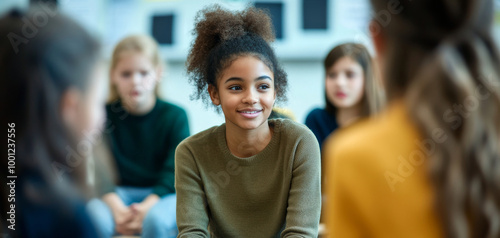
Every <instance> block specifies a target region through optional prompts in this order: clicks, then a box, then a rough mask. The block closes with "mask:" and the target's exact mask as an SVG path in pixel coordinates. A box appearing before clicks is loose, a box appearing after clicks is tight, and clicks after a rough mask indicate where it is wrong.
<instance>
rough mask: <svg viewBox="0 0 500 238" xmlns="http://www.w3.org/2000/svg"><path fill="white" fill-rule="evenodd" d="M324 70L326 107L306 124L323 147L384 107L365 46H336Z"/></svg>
mask: <svg viewBox="0 0 500 238" xmlns="http://www.w3.org/2000/svg"><path fill="white" fill-rule="evenodd" d="M324 67H325V104H326V106H325V108H316V109H314V110H312V111H311V112H310V113H309V114H308V115H307V118H306V122H305V124H306V126H307V127H309V129H311V131H312V132H313V133H314V135H315V136H316V138H317V139H318V142H319V146H320V147H322V146H323V142H324V141H325V139H326V138H327V137H328V135H330V133H332V132H333V131H334V130H336V129H337V128H339V127H345V126H347V125H350V124H352V123H353V122H355V121H357V120H359V119H362V118H365V117H368V116H370V115H373V114H375V113H376V112H378V111H379V110H380V108H381V107H382V104H383V92H382V88H381V87H380V86H379V82H378V81H377V80H376V77H375V75H374V72H373V63H372V59H371V57H370V53H368V50H367V49H366V48H365V47H364V46H363V45H361V44H355V43H345V44H341V45H338V46H336V47H335V48H333V49H332V50H331V51H330V52H329V53H328V55H327V56H326V58H325V60H324Z"/></svg>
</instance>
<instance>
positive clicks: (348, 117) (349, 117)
mask: <svg viewBox="0 0 500 238" xmlns="http://www.w3.org/2000/svg"><path fill="white" fill-rule="evenodd" d="M360 117H361V105H359V104H358V105H356V106H352V107H349V108H338V109H337V122H338V123H339V126H340V127H346V126H349V125H351V124H352V123H354V122H356V121H357V120H358V119H359V118H360Z"/></svg>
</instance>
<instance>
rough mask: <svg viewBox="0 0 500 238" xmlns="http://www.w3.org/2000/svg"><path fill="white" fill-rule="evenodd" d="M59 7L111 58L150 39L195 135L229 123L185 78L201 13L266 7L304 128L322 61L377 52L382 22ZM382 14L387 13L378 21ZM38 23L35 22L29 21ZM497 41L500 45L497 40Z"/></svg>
mask: <svg viewBox="0 0 500 238" xmlns="http://www.w3.org/2000/svg"><path fill="white" fill-rule="evenodd" d="M39 1H40V0H1V1H0V15H3V14H5V12H7V11H8V10H10V9H12V8H14V7H16V8H20V9H26V8H27V7H29V5H30V4H37V3H38V2H39ZM47 1H48V2H52V3H54V4H57V5H58V8H59V9H60V11H62V12H63V13H65V14H67V15H69V16H71V17H73V18H75V19H76V20H77V21H79V22H80V23H81V24H82V25H83V26H84V27H85V28H87V29H88V30H89V31H90V32H91V33H92V34H94V35H95V37H96V38H98V39H99V40H101V42H102V44H103V45H104V56H105V58H106V59H109V58H110V55H111V52H112V50H113V47H114V45H115V44H116V43H117V42H118V41H119V40H120V39H122V38H123V37H125V36H127V35H130V34H136V33H141V34H149V35H152V36H153V37H154V38H155V39H156V40H157V41H158V42H159V44H160V47H161V53H162V57H163V59H164V60H165V64H166V65H167V71H166V74H165V76H164V78H163V80H162V82H161V84H160V85H161V97H162V98H163V99H165V100H167V101H170V102H172V103H175V104H177V105H179V106H181V107H183V108H184V109H186V111H187V113H188V117H189V124H190V125H189V126H190V128H191V134H195V133H197V132H200V131H202V130H204V129H207V128H209V127H211V126H214V125H218V124H221V123H222V122H224V118H223V115H222V114H218V113H216V112H215V111H214V110H213V109H212V108H210V107H206V106H205V105H204V104H203V103H202V102H201V101H191V100H190V95H191V94H192V92H193V91H194V87H192V86H191V85H190V84H189V82H188V79H187V77H186V73H185V60H186V57H187V54H188V51H189V47H190V45H191V42H192V39H193V36H192V29H193V27H194V18H195V16H196V13H197V12H198V11H199V10H200V9H202V8H203V7H205V6H206V5H209V4H213V3H218V4H220V5H222V6H223V7H225V8H228V9H232V10H241V9H243V8H245V6H247V5H249V4H251V5H254V6H256V7H258V8H264V9H267V10H269V12H270V13H271V18H272V20H273V25H274V27H275V32H276V36H277V40H276V41H275V42H274V43H273V47H274V48H275V50H276V53H277V55H278V57H279V59H280V61H281V63H282V65H283V67H284V69H285V71H286V72H287V73H288V76H289V85H290V86H289V92H288V94H287V95H288V102H286V103H283V104H281V105H278V106H279V107H283V108H286V109H289V110H291V111H292V112H293V114H294V115H295V119H296V120H297V121H298V122H300V123H303V122H304V120H305V117H306V116H307V114H308V113H309V111H311V110H312V109H313V108H316V107H323V106H324V70H323V66H322V63H323V62H322V61H323V59H324V57H325V56H326V54H327V53H328V52H329V51H330V49H331V48H333V47H334V46H336V45H337V44H340V43H344V42H357V43H363V44H365V45H366V46H367V47H368V49H369V50H370V51H371V53H372V54H373V47H372V45H371V42H370V38H369V35H368V23H369V21H370V19H371V18H372V17H377V16H378V14H377V13H373V12H372V11H371V9H370V7H369V0H258V1H246V0H85V1H81V0H44V1H42V2H47ZM495 11H496V14H495V16H496V19H495V26H494V29H493V30H494V35H495V37H496V40H497V42H498V41H499V40H500V14H499V13H500V0H496V1H495ZM381 17H382V16H381ZM28 20H33V19H28ZM498 43H500V42H498Z"/></svg>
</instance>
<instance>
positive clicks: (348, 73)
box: [345, 71, 355, 78]
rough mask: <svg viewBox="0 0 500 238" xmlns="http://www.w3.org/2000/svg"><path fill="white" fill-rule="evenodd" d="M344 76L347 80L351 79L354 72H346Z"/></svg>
mask: <svg viewBox="0 0 500 238" xmlns="http://www.w3.org/2000/svg"><path fill="white" fill-rule="evenodd" d="M345 75H346V76H347V78H353V77H354V75H355V74H354V72H351V71H347V72H346V73H345Z"/></svg>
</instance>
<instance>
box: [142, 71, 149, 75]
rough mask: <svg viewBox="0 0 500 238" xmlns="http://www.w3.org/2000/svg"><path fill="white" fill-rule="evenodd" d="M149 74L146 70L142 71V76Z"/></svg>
mask: <svg viewBox="0 0 500 238" xmlns="http://www.w3.org/2000/svg"><path fill="white" fill-rule="evenodd" d="M148 74H149V72H148V71H146V70H142V71H141V76H147V75H148Z"/></svg>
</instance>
